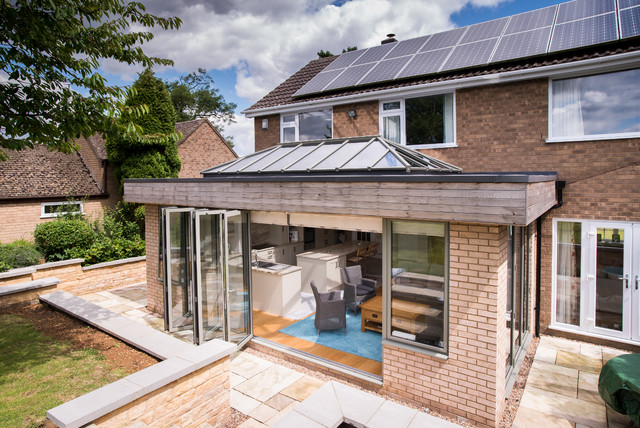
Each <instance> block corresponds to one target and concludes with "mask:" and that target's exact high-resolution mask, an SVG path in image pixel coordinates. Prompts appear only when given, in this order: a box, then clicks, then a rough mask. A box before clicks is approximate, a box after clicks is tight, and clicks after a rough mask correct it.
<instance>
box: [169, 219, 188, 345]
mask: <svg viewBox="0 0 640 428" xmlns="http://www.w3.org/2000/svg"><path fill="white" fill-rule="evenodd" d="M163 213H164V216H163V217H164V221H163V223H164V226H165V237H167V239H165V240H164V242H165V245H166V247H165V251H164V254H165V264H166V266H167V268H166V270H165V272H166V287H165V297H166V312H167V315H166V322H167V325H168V330H169V331H171V332H180V331H183V332H185V334H186V335H188V336H191V338H192V339H193V337H192V336H193V331H194V328H193V321H194V317H193V297H194V296H193V287H192V280H191V278H192V257H191V251H192V236H191V211H190V210H184V209H164V210H163Z"/></svg>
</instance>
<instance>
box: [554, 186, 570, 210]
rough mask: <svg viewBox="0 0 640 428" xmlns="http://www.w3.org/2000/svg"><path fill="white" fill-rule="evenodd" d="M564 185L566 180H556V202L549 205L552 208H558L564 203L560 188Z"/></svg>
mask: <svg viewBox="0 0 640 428" xmlns="http://www.w3.org/2000/svg"><path fill="white" fill-rule="evenodd" d="M566 185H567V182H566V181H564V180H560V181H556V200H557V201H558V202H556V204H555V205H554V206H552V207H551V209H552V210H554V209H556V208H560V207H561V206H562V204H563V203H564V201H563V200H562V190H563V189H564V188H565V186H566Z"/></svg>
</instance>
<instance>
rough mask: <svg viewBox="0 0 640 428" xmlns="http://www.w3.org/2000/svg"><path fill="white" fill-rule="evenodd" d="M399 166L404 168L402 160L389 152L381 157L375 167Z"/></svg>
mask: <svg viewBox="0 0 640 428" xmlns="http://www.w3.org/2000/svg"><path fill="white" fill-rule="evenodd" d="M398 167H400V168H403V167H404V165H402V162H400V160H398V158H396V157H395V156H394V155H393V154H391V153H387V155H386V156H385V157H383V158H382V159H380V161H379V162H378V163H376V164H375V165H374V166H373V168H374V169H381V168H398Z"/></svg>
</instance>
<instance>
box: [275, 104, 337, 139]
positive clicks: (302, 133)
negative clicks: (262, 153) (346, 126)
mask: <svg viewBox="0 0 640 428" xmlns="http://www.w3.org/2000/svg"><path fill="white" fill-rule="evenodd" d="M280 131H281V132H280V141H282V142H283V143H288V142H291V141H309V140H323V139H327V138H331V137H332V135H333V112H332V110H331V109H328V110H319V111H309V112H304V113H297V114H283V115H282V116H280Z"/></svg>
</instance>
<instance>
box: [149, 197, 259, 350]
mask: <svg viewBox="0 0 640 428" xmlns="http://www.w3.org/2000/svg"><path fill="white" fill-rule="evenodd" d="M247 220H248V219H247V215H246V214H243V213H241V212H239V211H211V210H196V209H189V208H164V209H163V210H162V230H163V243H164V257H163V262H164V272H165V275H164V294H165V325H166V326H167V330H169V331H171V332H173V333H175V334H178V335H180V336H182V337H184V338H185V339H188V340H191V341H193V342H194V343H197V344H202V343H204V342H206V341H208V340H211V339H222V340H227V341H229V342H233V343H238V344H242V343H244V342H245V341H246V340H248V339H250V337H251V307H250V302H251V299H250V294H249V293H250V291H249V290H250V275H249V272H248V266H249V260H248V259H249V252H248V251H246V249H247V248H248V221H247Z"/></svg>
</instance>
